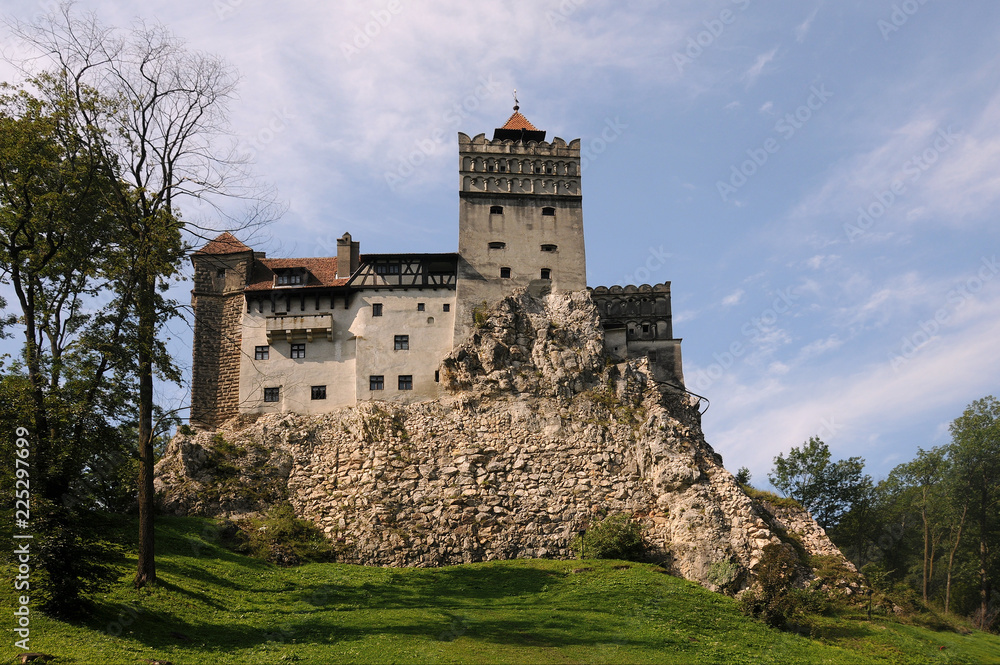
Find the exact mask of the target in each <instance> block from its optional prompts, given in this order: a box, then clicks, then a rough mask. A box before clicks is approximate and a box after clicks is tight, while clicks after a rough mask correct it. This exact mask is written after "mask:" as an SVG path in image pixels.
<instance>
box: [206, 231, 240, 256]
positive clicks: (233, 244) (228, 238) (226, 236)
mask: <svg viewBox="0 0 1000 665" xmlns="http://www.w3.org/2000/svg"><path fill="white" fill-rule="evenodd" d="M252 251H253V250H252V249H250V248H249V247H247V246H246V245H244V244H243V243H241V242H240V241H239V240H237V239H236V236H234V235H233V234H232V233H229V232H228V231H227V232H226V233H223V234H221V235H220V236H218V237H217V238H215V240H212V241H211V242H210V243H208V244H207V245H205V246H204V247H202V248H201V249H199V250H198V251H197V252H195V254H239V253H240V252H252Z"/></svg>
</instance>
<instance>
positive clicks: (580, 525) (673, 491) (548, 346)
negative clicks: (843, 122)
mask: <svg viewBox="0 0 1000 665" xmlns="http://www.w3.org/2000/svg"><path fill="white" fill-rule="evenodd" d="M476 317H477V328H476V330H475V333H474V334H473V335H472V336H471V338H470V339H469V340H468V341H467V342H466V343H465V344H463V345H462V346H461V347H459V348H457V349H456V350H455V351H454V352H453V353H452V354H451V356H450V357H449V358H447V359H446V360H445V362H444V364H443V369H444V372H443V380H444V381H446V384H447V385H448V386H449V390H450V394H449V395H448V396H447V397H445V398H443V399H441V400H438V401H433V402H425V403H421V404H412V405H395V404H389V403H385V402H363V403H360V404H358V405H357V406H355V407H350V408H345V409H342V410H340V411H337V412H334V413H330V414H326V415H323V416H301V415H295V414H282V415H266V416H240V417H237V418H234V419H232V420H230V421H229V422H227V423H226V424H224V425H223V426H222V427H220V428H219V430H218V431H217V432H216V433H214V434H210V433H198V434H194V435H183V434H178V435H177V436H176V437H175V438H174V439H173V440H172V441H171V443H170V444H169V446H168V448H167V451H166V454H165V456H164V459H163V460H162V461H161V462H160V463H159V464H158V465H157V469H156V471H157V478H156V486H157V491H158V492H159V494H160V497H161V501H162V504H163V507H164V508H165V509H166V510H167V511H169V512H173V513H180V514H203V515H219V516H223V515H224V516H233V515H237V514H241V513H247V512H254V511H261V510H264V509H266V508H267V507H268V506H269V505H272V504H273V503H275V502H277V501H281V500H286V499H287V500H288V501H290V502H291V504H292V505H293V507H294V508H295V510H296V512H297V513H298V514H299V515H300V516H303V517H305V518H307V519H309V520H312V521H313V522H315V523H316V524H317V525H318V526H319V527H320V528H321V529H322V530H323V531H324V532H325V533H327V535H328V536H329V537H330V538H332V539H335V540H336V541H337V542H338V544H339V545H340V551H341V552H342V555H341V559H342V560H343V561H345V562H352V563H362V564H370V565H393V566H438V565H444V564H452V563H463V562H472V561H483V560H490V559H505V558H513V557H559V558H568V557H572V556H573V554H572V552H571V551H570V549H569V545H570V542H571V541H572V539H573V537H574V536H575V535H576V534H577V533H578V532H579V531H580V530H581V529H584V528H587V527H588V526H589V525H590V524H591V523H592V522H594V521H596V520H597V519H599V518H600V517H601V516H603V515H604V514H608V513H615V512H625V513H629V514H631V515H633V516H634V517H635V519H637V520H640V521H641V522H642V524H643V525H644V526H645V530H646V539H647V542H648V543H649V544H650V545H651V546H652V556H653V558H655V559H657V560H659V561H662V562H663V563H664V565H666V566H667V567H668V568H669V569H670V570H671V571H672V572H674V573H676V574H678V575H680V576H683V577H685V578H687V579H690V580H694V581H697V582H700V583H702V584H704V585H705V586H707V587H709V588H713V589H718V588H720V587H721V586H724V585H725V586H728V588H733V587H734V586H736V587H738V586H739V585H740V584H741V583H742V582H741V580H742V581H745V580H746V579H747V575H746V573H747V572H748V571H749V570H750V569H752V568H753V566H755V565H756V563H757V561H758V560H759V557H760V554H761V549H762V548H763V547H764V546H765V545H767V544H768V543H772V542H780V540H781V539H782V538H784V539H786V540H787V539H788V538H789V536H788V535H787V532H792V533H796V534H802V535H801V536H800V537H799V538H798V540H799V542H801V545H802V547H803V548H804V549H805V551H806V552H807V553H809V554H824V555H836V556H841V555H840V552H839V551H838V550H837V548H836V547H835V546H834V545H833V543H832V542H830V540H829V538H827V537H826V534H825V533H823V530H822V529H821V528H820V527H819V526H818V525H816V523H815V522H814V521H813V520H812V518H810V517H809V515H808V513H806V512H805V511H801V510H799V511H796V510H794V509H789V508H780V509H777V508H774V507H772V506H769V505H766V504H762V503H759V502H754V501H753V500H751V498H750V497H748V496H747V495H746V494H745V493H744V492H743V490H742V489H741V488H740V486H739V485H738V484H737V483H736V480H735V479H734V478H733V476H732V475H731V474H730V473H729V472H728V471H726V469H725V468H723V466H722V459H721V457H720V456H719V455H717V454H716V453H715V452H714V451H713V450H712V448H711V446H709V445H708V443H706V442H705V440H704V436H703V435H702V432H701V425H700V415H699V412H698V409H697V404H696V399H695V398H693V397H691V396H689V395H688V394H685V393H681V392H676V391H669V390H666V389H664V388H663V387H662V386H660V385H659V384H656V383H655V382H653V381H652V380H651V379H650V378H649V375H648V373H647V366H646V361H645V360H642V361H631V362H628V363H621V364H618V365H614V364H609V363H608V361H607V360H606V359H605V355H604V352H603V339H602V333H601V328H600V325H599V321H598V316H597V311H596V308H595V307H594V306H593V304H592V303H591V301H590V298H589V296H588V295H587V294H586V293H572V294H552V295H547V296H543V297H539V298H535V297H532V296H530V295H529V294H527V293H525V292H523V291H522V292H518V293H516V294H514V295H513V296H510V297H508V298H506V299H504V300H503V301H501V302H499V303H497V304H496V305H494V306H493V307H491V308H489V309H488V310H486V309H484V310H483V311H477V312H476ZM220 474H221V477H220ZM845 563H846V562H845ZM847 566H848V567H850V564H849V563H847ZM722 570H724V571H729V574H727V575H726V576H725V578H726V579H722V577H721V576H720V571H722ZM733 570H735V571H736V573H735V575H734V574H732V571H733Z"/></svg>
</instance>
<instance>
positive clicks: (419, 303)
mask: <svg viewBox="0 0 1000 665" xmlns="http://www.w3.org/2000/svg"><path fill="white" fill-rule="evenodd" d="M417 311H418V312H422V311H424V303H422V302H418V303H417Z"/></svg>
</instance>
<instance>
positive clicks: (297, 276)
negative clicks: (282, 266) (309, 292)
mask: <svg viewBox="0 0 1000 665" xmlns="http://www.w3.org/2000/svg"><path fill="white" fill-rule="evenodd" d="M303 281H304V280H303V279H302V273H301V272H287V271H283V272H279V273H278V275H277V276H276V277H275V283H276V284H277V285H278V286H294V285H296V284H302V283H303Z"/></svg>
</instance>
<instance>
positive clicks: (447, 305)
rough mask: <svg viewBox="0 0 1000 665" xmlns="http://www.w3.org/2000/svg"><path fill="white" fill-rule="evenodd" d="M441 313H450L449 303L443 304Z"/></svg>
mask: <svg viewBox="0 0 1000 665" xmlns="http://www.w3.org/2000/svg"><path fill="white" fill-rule="evenodd" d="M442 311H445V312H450V311H451V303H445V304H444V309H443V310H442Z"/></svg>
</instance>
